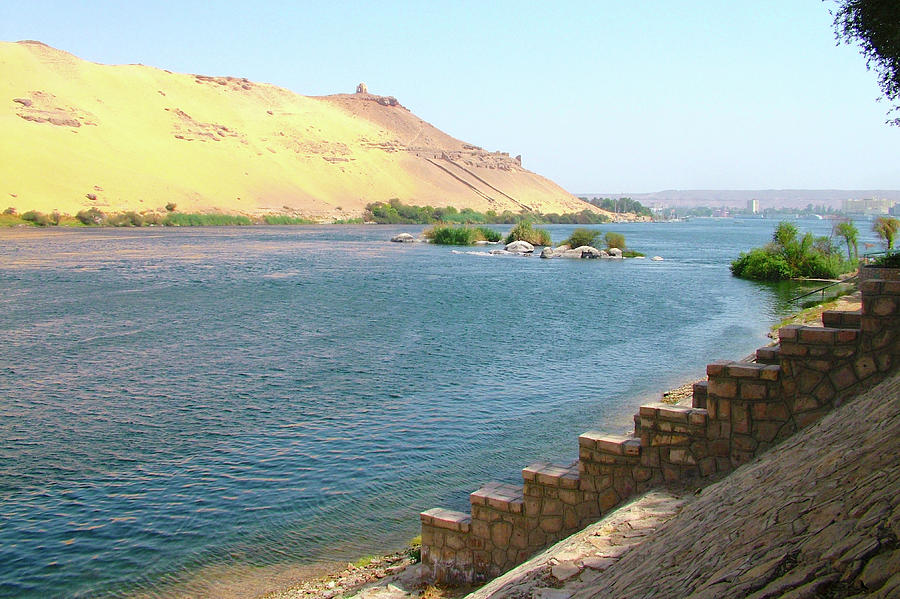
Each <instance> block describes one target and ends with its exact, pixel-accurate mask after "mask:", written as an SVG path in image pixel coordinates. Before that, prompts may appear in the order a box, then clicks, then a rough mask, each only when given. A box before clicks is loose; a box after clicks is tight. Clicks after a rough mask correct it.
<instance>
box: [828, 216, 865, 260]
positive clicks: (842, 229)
mask: <svg viewBox="0 0 900 599" xmlns="http://www.w3.org/2000/svg"><path fill="white" fill-rule="evenodd" d="M833 233H834V234H835V235H837V236H838V237H841V238H843V239H844V243H845V244H846V245H847V260H850V259H851V258H854V257H855V258H856V259H859V245H858V242H859V230H858V229H857V228H856V225H854V224H853V221H852V220H845V221H841V222H839V223H838V224H836V225H835V226H834V230H833ZM851 249H852V250H853V254H852V255H851V254H850V250H851Z"/></svg>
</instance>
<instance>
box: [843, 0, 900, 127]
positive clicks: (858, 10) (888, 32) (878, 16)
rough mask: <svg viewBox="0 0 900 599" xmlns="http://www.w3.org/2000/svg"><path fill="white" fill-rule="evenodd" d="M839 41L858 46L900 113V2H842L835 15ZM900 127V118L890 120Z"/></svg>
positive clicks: (879, 0)
mask: <svg viewBox="0 0 900 599" xmlns="http://www.w3.org/2000/svg"><path fill="white" fill-rule="evenodd" d="M834 28H835V33H836V35H837V38H838V40H839V41H842V42H844V43H848V44H850V43H853V42H858V43H859V45H860V51H861V52H862V55H863V56H865V57H866V68H867V69H871V68H874V69H875V72H876V73H877V74H878V83H879V85H880V86H881V91H882V92H883V93H884V97H885V98H887V100H888V101H889V102H892V103H893V104H894V107H893V108H892V109H891V110H890V111H889V112H888V114H890V113H891V112H900V2H897V0H841V1H840V6H839V8H838V10H837V11H836V12H835V14H834ZM888 123H890V124H892V125H897V126H900V117H898V118H893V119H890V120H888Z"/></svg>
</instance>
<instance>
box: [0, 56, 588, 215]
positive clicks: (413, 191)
mask: <svg viewBox="0 0 900 599" xmlns="http://www.w3.org/2000/svg"><path fill="white" fill-rule="evenodd" d="M0 73H2V77H0V130H2V132H3V134H2V135H0V202H5V203H3V204H0V209H2V208H5V207H6V206H12V207H15V208H16V209H17V210H18V211H19V212H20V213H21V212H23V211H25V210H31V209H34V210H40V211H51V210H59V211H61V212H64V213H69V214H74V213H75V212H77V211H78V210H81V209H85V208H89V207H97V208H99V209H101V210H103V211H110V212H115V211H123V210H135V211H143V210H162V209H163V207H164V206H165V205H166V204H167V203H169V202H174V203H175V204H177V206H178V210H179V211H186V212H215V211H222V212H232V213H242V214H247V215H260V214H265V213H271V212H275V213H286V214H293V215H298V216H306V217H312V218H323V219H328V218H348V217H357V216H360V215H361V214H362V212H363V209H364V207H365V205H366V204H367V203H369V202H374V201H387V200H389V199H391V198H398V199H400V200H402V201H403V202H405V203H407V204H419V205H433V206H447V205H452V206H455V207H457V208H465V207H469V208H473V209H476V210H479V211H486V210H496V211H497V212H502V211H503V210H512V211H514V212H519V211H520V210H522V209H527V210H536V211H540V212H558V213H563V212H577V211H580V210H584V209H586V208H587V209H590V210H594V211H596V212H599V209H595V208H593V207H592V206H589V205H588V204H586V203H585V202H582V201H581V200H579V199H578V198H576V197H574V196H573V195H571V194H569V193H568V192H566V191H565V190H563V189H562V188H560V187H559V186H558V185H556V184H555V183H553V182H552V181H550V180H548V179H546V178H544V177H541V176H540V175H537V174H535V173H532V172H531V171H528V170H526V169H524V168H523V167H522V165H521V161H520V160H517V159H516V158H512V157H510V156H509V155H508V154H505V153H499V152H487V151H485V150H483V149H481V148H479V147H477V146H474V145H472V144H468V143H465V142H463V141H460V140H458V139H455V138H453V137H451V136H450V135H447V134H446V133H444V132H442V131H440V130H439V129H437V128H435V127H433V126H432V125H430V124H429V123H426V122H425V121H423V120H422V119H420V118H418V117H417V116H415V115H414V114H412V113H411V112H410V111H409V110H407V109H406V108H404V107H403V106H402V105H400V104H399V102H397V100H396V99H394V98H392V97H385V96H378V95H373V94H369V93H356V94H340V95H334V96H326V97H306V96H300V95H297V94H295V93H293V92H291V91H288V90H286V89H282V88H279V87H275V86H273V85H267V84H261V83H255V82H252V81H248V80H247V79H236V78H232V77H208V76H201V75H187V74H178V73H172V72H169V71H164V70H160V69H155V68H151V67H147V66H143V65H121V66H108V65H100V64H96V63H91V62H87V61H84V60H81V59H79V58H77V57H75V56H73V55H71V54H69V53H66V52H63V51H61V50H57V49H54V48H51V47H49V46H47V45H45V44H42V43H40V42H33V41H25V42H17V43H9V42H0ZM353 84H354V85H355V82H353ZM363 91H365V90H363Z"/></svg>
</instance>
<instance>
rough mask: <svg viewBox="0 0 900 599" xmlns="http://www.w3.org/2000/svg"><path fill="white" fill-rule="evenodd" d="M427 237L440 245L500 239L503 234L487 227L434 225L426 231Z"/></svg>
mask: <svg viewBox="0 0 900 599" xmlns="http://www.w3.org/2000/svg"><path fill="white" fill-rule="evenodd" d="M425 238H426V239H430V240H431V241H432V243H437V244H440V245H472V244H474V243H475V242H476V241H500V238H501V235H500V233H498V232H497V231H494V230H493V229H489V228H487V227H448V226H441V225H438V226H434V227H431V228H430V229H428V230H427V231H425Z"/></svg>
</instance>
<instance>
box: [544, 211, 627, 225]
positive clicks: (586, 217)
mask: <svg viewBox="0 0 900 599" xmlns="http://www.w3.org/2000/svg"><path fill="white" fill-rule="evenodd" d="M534 221H535V222H539V223H550V224H554V225H599V224H601V223H605V222H609V217H608V216H606V215H605V214H598V213H596V212H592V211H591V210H587V209H585V210H582V211H581V212H567V213H565V214H556V213H555V212H551V213H549V214H539V215H535V216H534Z"/></svg>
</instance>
